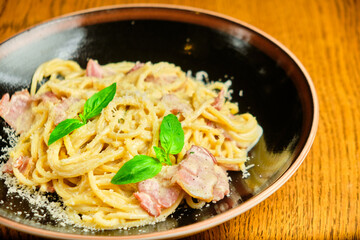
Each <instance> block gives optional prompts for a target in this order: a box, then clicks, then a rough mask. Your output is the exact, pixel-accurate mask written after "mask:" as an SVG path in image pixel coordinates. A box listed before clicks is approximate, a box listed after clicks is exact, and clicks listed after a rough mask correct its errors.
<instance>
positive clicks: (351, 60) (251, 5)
mask: <svg viewBox="0 0 360 240" xmlns="http://www.w3.org/2000/svg"><path fill="white" fill-rule="evenodd" d="M140 2H144V1H134V0H133V1H130V0H126V1H125V0H124V1H101V0H91V1H75V0H74V1H70V0H54V1H36V0H33V1H14V0H11V1H10V0H9V1H4V0H2V1H0V41H3V40H5V39H7V38H9V37H10V36H12V35H14V34H15V33H17V32H19V31H21V30H24V29H25V28H27V27H30V26H32V25H34V24H38V23H40V22H42V21H44V20H48V19H49V18H52V17H56V16H60V15H62V14H66V13H70V12H73V11H78V10H82V9H86V8H92V7H98V6H104V5H112V4H123V3H140ZM146 2H148V3H150V2H156V3H170V4H181V5H187V6H193V7H198V8H203V9H208V10H213V11H216V12H220V13H223V14H226V15H229V16H232V17H235V18H237V19H240V20H243V21H245V22H247V23H249V24H252V25H254V26H256V27H258V28H260V29H262V30H263V31H265V32H267V33H269V34H270V35H272V36H273V37H275V38H276V39H278V40H279V41H280V42H282V43H283V44H284V45H285V46H287V47H288V48H289V49H290V50H291V51H292V52H293V53H295V55H296V56H297V57H298V58H299V59H300V61H302V63H303V64H304V65H305V67H306V68H307V70H308V72H309V73H310V75H311V77H312V79H313V81H314V84H315V87H316V89H317V94H318V97H319V103H320V124H319V129H318V134H317V137H316V139H315V142H314V144H313V147H312V149H311V151H310V153H309V155H308V156H307V158H306V159H305V161H304V163H303V165H302V166H301V167H300V169H299V170H298V171H297V173H296V174H295V175H294V176H293V177H292V178H291V179H290V180H289V181H288V182H287V183H286V184H285V185H284V186H283V187H282V188H280V190H278V191H277V192H276V193H275V194H273V195H272V196H270V197H269V198H268V199H267V200H265V201H264V202H262V203H260V204H259V205H257V206H256V207H254V208H252V209H251V210H249V211H247V212H246V213H244V214H242V215H240V216H239V217H236V218H235V219H232V220H230V221H228V222H226V223H224V224H222V225H219V226H217V227H214V228H212V229H210V230H208V231H205V232H202V233H199V234H196V235H193V236H190V237H188V239H192V240H195V239H304V238H306V239H308V238H312V239H332V238H336V239H339V238H340V239H358V238H360V226H359V221H360V206H359V204H360V197H359V194H360V189H359V188H360V174H359V171H360V162H359V160H360V121H359V119H360V94H359V90H360V14H359V13H360V1H357V0H343V1H335V0H329V1H320V0H315V1H305V0H294V1H283V0H270V1H262V0H252V1H247V0H232V1H230V0H185V1H180V0H160V1H159V0H158V1H146ZM0 238H1V239H23V240H29V239H37V238H36V237H34V236H30V235H27V234H24V233H20V232H17V231H15V230H11V229H8V228H6V227H1V232H0Z"/></svg>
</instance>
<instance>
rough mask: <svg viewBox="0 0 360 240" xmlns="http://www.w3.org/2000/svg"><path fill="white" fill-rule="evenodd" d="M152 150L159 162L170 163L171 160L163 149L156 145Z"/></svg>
mask: <svg viewBox="0 0 360 240" xmlns="http://www.w3.org/2000/svg"><path fill="white" fill-rule="evenodd" d="M153 148H154V151H155V154H156V158H157V159H158V160H159V161H160V162H161V163H166V164H167V165H172V162H171V161H170V158H169V155H168V154H166V152H165V151H164V149H162V148H159V147H157V146H154V147H153Z"/></svg>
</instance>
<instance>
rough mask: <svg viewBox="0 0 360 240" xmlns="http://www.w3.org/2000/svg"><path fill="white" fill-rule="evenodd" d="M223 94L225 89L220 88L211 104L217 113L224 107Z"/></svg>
mask: <svg viewBox="0 0 360 240" xmlns="http://www.w3.org/2000/svg"><path fill="white" fill-rule="evenodd" d="M224 94H225V89H224V88H222V89H221V91H220V92H219V94H218V95H217V97H216V98H215V100H214V102H213V103H212V104H211V106H213V107H214V108H216V109H217V110H219V111H220V110H221V108H222V107H223V106H224V103H225V97H224Z"/></svg>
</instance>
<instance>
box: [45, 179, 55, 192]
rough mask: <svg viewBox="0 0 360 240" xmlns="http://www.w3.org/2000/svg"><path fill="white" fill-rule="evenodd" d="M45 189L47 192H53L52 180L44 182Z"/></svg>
mask: <svg viewBox="0 0 360 240" xmlns="http://www.w3.org/2000/svg"><path fill="white" fill-rule="evenodd" d="M46 191H47V192H49V193H54V192H55V188H54V184H53V182H52V181H50V182H47V183H46Z"/></svg>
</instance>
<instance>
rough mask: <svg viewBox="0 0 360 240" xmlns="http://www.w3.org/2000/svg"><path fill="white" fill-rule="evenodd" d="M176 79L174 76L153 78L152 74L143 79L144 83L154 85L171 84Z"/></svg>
mask: <svg viewBox="0 0 360 240" xmlns="http://www.w3.org/2000/svg"><path fill="white" fill-rule="evenodd" d="M176 79H178V77H177V76H176V75H161V76H156V77H155V76H154V75H152V74H149V75H148V76H146V78H145V79H144V81H145V82H153V83H156V84H171V83H173V82H175V81H176Z"/></svg>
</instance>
